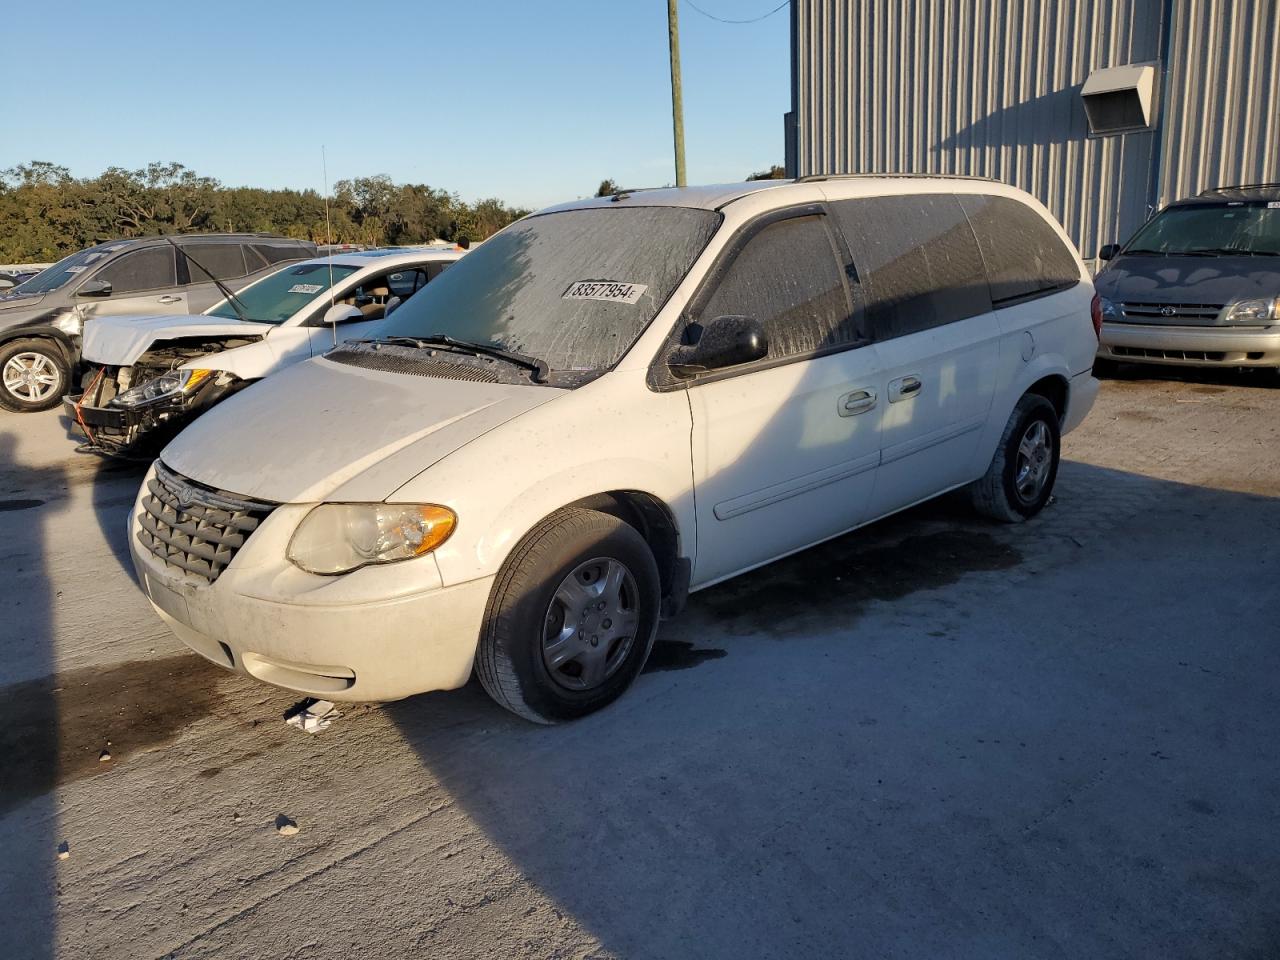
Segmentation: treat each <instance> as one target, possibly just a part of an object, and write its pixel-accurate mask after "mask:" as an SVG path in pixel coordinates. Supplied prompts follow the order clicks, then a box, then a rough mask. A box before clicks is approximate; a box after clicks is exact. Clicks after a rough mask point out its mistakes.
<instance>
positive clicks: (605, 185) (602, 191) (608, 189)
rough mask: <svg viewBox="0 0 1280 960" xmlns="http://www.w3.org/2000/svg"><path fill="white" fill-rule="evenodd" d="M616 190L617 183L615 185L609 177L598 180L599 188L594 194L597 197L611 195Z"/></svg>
mask: <svg viewBox="0 0 1280 960" xmlns="http://www.w3.org/2000/svg"><path fill="white" fill-rule="evenodd" d="M617 192H618V185H617V184H616V183H614V182H613V180H612V179H610V180H601V181H600V186H599V188H598V189H597V190H596V196H597V197H612V196H613V195H614V194H615V193H617Z"/></svg>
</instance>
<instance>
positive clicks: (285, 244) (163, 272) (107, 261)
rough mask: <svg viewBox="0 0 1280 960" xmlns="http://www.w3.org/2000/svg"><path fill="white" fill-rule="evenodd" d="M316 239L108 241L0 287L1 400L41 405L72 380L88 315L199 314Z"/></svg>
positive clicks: (57, 398)
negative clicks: (226, 291) (225, 292)
mask: <svg viewBox="0 0 1280 960" xmlns="http://www.w3.org/2000/svg"><path fill="white" fill-rule="evenodd" d="M315 255H316V247H315V244H313V243H310V242H309V241H305V240H291V239H288V238H286V237H275V236H268V235H261V234H233V233H221V234H185V235H181V236H175V237H144V238H139V239H136V240H115V241H113V242H111V243H101V244H98V245H97V246H96V247H89V248H88V249H87V250H81V251H80V252H79V253H73V254H72V255H71V256H69V257H65V258H63V259H62V260H59V261H58V262H57V263H55V264H54V265H53V266H51V267H49V268H48V269H47V270H42V271H41V272H40V273H38V274H36V275H35V276H34V277H31V278H29V279H28V280H25V281H23V282H22V283H20V284H18V285H17V286H15V287H11V288H9V289H8V290H6V291H5V292H4V293H3V294H2V295H0V407H3V408H4V409H6V410H15V411H19V412H28V411H34V410H48V409H50V408H51V407H56V406H57V405H58V404H59V402H61V399H62V395H63V394H65V393H68V392H69V391H70V388H71V386H72V379H71V378H72V374H73V372H74V370H75V367H76V364H77V362H78V361H79V357H80V334H81V331H82V330H83V329H84V323H85V321H86V320H89V319H90V318H92V317H94V316H104V315H107V314H143V315H146V314H174V313H200V312H201V311H203V310H205V309H207V308H208V307H211V306H213V305H214V304H215V303H217V302H218V301H219V300H221V299H223V294H222V292H221V290H220V289H219V287H218V283H222V284H223V285H224V286H226V287H228V288H230V289H231V290H233V291H234V290H238V289H240V288H241V287H244V286H245V285H247V284H249V283H251V282H252V281H254V280H256V279H258V277H260V276H262V275H264V274H266V273H268V272H270V271H272V270H275V269H276V268H278V267H279V266H281V265H282V264H286V263H292V262H294V261H298V260H307V259H310V258H311V257H314V256H315Z"/></svg>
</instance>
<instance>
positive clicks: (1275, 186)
mask: <svg viewBox="0 0 1280 960" xmlns="http://www.w3.org/2000/svg"><path fill="white" fill-rule="evenodd" d="M1255 190H1280V183H1238V184H1236V185H1235V186H1233V187H1210V188H1209V189H1208V190H1201V191H1200V192H1199V193H1198V194H1196V196H1198V197H1217V196H1225V195H1226V194H1229V193H1250V192H1252V191H1255Z"/></svg>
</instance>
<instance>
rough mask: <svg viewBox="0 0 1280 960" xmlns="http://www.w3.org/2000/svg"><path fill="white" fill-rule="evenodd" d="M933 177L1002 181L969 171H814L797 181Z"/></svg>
mask: <svg viewBox="0 0 1280 960" xmlns="http://www.w3.org/2000/svg"><path fill="white" fill-rule="evenodd" d="M898 177H901V178H903V179H907V180H909V179H931V180H981V181H983V182H984V183H1000V182H1002V181H1000V180H997V179H995V177H978V176H974V175H973V174H969V173H812V174H810V175H809V176H807V177H797V178H796V181H795V182H796V183H818V182H820V181H822V180H859V179H867V180H880V179H886V178H898Z"/></svg>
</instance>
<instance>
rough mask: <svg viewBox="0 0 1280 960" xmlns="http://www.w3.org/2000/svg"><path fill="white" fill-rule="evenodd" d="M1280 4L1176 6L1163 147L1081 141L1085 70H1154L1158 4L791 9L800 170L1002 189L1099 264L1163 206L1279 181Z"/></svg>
mask: <svg viewBox="0 0 1280 960" xmlns="http://www.w3.org/2000/svg"><path fill="white" fill-rule="evenodd" d="M1278 3H1280V0H1172V7H1173V9H1174V15H1173V17H1172V19H1173V30H1172V33H1171V44H1172V45H1171V49H1173V50H1174V51H1175V56H1174V57H1172V58H1170V60H1171V72H1170V78H1169V83H1168V89H1167V90H1166V89H1161V90H1159V91H1158V93H1157V111H1158V108H1159V105H1160V97H1162V96H1170V97H1171V98H1170V101H1169V103H1170V108H1171V109H1170V122H1169V123H1168V124H1166V126H1165V128H1164V135H1165V138H1164V141H1163V143H1161V144H1159V145H1158V144H1157V141H1156V138H1157V136H1158V135H1159V132H1158V131H1152V132H1148V133H1136V134H1127V135H1124V136H1119V137H1104V138H1095V139H1090V138H1089V136H1088V124H1087V122H1086V119H1085V115H1084V108H1083V106H1082V105H1081V103H1080V97H1079V92H1080V86H1081V85H1082V84H1083V83H1084V81H1085V79H1086V78H1087V77H1088V75H1089V72H1090V71H1091V70H1093V69H1094V68H1097V67H1109V66H1117V65H1120V64H1126V63H1139V62H1144V61H1155V60H1158V59H1159V57H1160V51H1161V48H1162V41H1163V40H1164V39H1165V37H1164V33H1165V31H1166V29H1168V26H1169V25H1168V24H1166V23H1165V22H1164V20H1165V13H1164V11H1165V9H1166V3H1165V2H1163V0H991V2H989V3H988V2H981V0H793V3H792V30H793V71H794V75H793V83H794V90H793V100H794V103H793V108H794V111H795V115H796V120H795V137H796V143H795V148H796V149H795V167H796V172H797V173H798V174H799V175H801V176H803V175H806V174H813V173H845V172H872V171H884V172H912V173H963V174H976V175H979V176H987V177H995V178H997V179H999V180H1004V181H1006V182H1009V183H1013V184H1015V185H1016V186H1019V187H1022V188H1023V189H1025V190H1027V191H1029V192H1030V193H1033V194H1035V195H1036V196H1037V197H1039V198H1040V199H1041V200H1042V201H1043V202H1044V203H1045V205H1046V206H1048V208H1049V209H1050V210H1051V211H1053V213H1054V215H1055V216H1057V217H1058V219H1059V220H1061V221H1062V223H1063V225H1064V226H1065V227H1066V230H1067V233H1068V234H1070V236H1071V237H1072V238H1073V239H1074V240H1075V242H1076V244H1077V246H1079V247H1080V250H1081V252H1082V254H1083V255H1084V256H1086V257H1091V256H1093V255H1094V254H1095V253H1096V252H1097V248H1098V247H1099V246H1100V245H1101V244H1102V243H1107V242H1109V241H1112V240H1117V239H1119V240H1123V239H1125V238H1127V237H1128V236H1129V234H1131V233H1132V232H1133V230H1135V229H1136V228H1137V227H1138V226H1139V225H1140V224H1141V223H1142V222H1143V221H1144V220H1145V219H1146V217H1147V216H1148V214H1149V212H1150V210H1151V206H1152V204H1153V203H1154V202H1155V200H1156V197H1157V194H1158V193H1160V194H1162V198H1169V197H1173V196H1183V195H1186V194H1187V193H1191V192H1195V190H1198V189H1199V188H1200V186H1201V185H1202V184H1217V183H1220V182H1225V181H1229V182H1240V181H1242V180H1245V181H1256V180H1259V179H1264V178H1265V177H1267V176H1270V177H1271V179H1280V177H1278V176H1277V175H1276V173H1277V170H1278V169H1280V167H1277V164H1280V145H1278V144H1277V138H1276V134H1277V132H1280V130H1278V127H1277V124H1278V123H1280V121H1278V120H1277V104H1276V101H1275V91H1276V88H1277V84H1278V82H1280V71H1278V69H1277V64H1276V57H1277V50H1276V42H1277V41H1276V31H1277V29H1280V28H1278V27H1277V23H1276V7H1277V4H1278ZM1160 86H1161V87H1164V86H1165V84H1164V83H1161V84H1160ZM1183 91H1185V92H1183ZM1251 94H1252V96H1250V95H1251ZM1157 115H1158V113H1157ZM1162 174H1163V176H1162Z"/></svg>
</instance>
